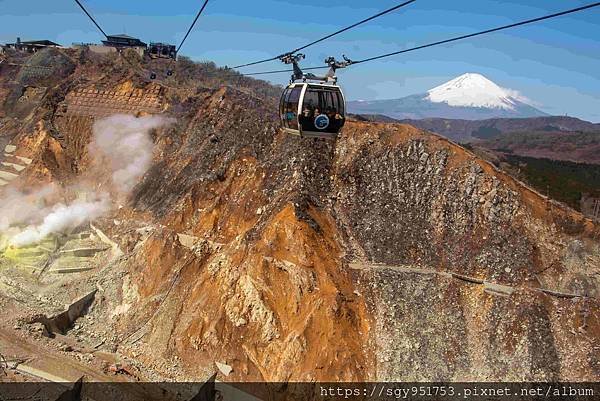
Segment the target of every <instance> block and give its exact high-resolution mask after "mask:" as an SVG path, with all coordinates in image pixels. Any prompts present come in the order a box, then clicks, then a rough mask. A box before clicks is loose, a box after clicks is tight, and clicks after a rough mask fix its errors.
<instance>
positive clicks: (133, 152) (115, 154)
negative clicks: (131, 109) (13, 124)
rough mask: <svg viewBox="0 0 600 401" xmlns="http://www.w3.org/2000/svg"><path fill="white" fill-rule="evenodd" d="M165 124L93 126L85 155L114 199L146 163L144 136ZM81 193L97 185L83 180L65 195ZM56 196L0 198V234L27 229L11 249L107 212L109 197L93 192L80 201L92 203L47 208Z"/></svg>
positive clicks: (122, 120)
mask: <svg viewBox="0 0 600 401" xmlns="http://www.w3.org/2000/svg"><path fill="white" fill-rule="evenodd" d="M170 122H171V120H170V119H166V118H164V117H157V116H145V117H141V118H136V117H134V116H129V115H114V116H111V117H107V118H105V119H102V120H99V121H97V122H96V123H95V124H94V127H93V138H92V141H91V143H90V145H89V147H88V150H89V154H90V155H91V157H92V159H93V160H94V162H95V163H96V164H97V165H99V166H102V168H103V170H104V169H105V168H108V170H109V174H110V176H111V179H112V184H113V188H114V189H116V190H117V191H118V193H119V194H120V195H127V194H128V193H129V192H130V191H131V189H132V188H133V187H134V186H135V185H136V184H137V182H138V181H139V179H140V178H141V177H142V176H143V175H144V173H145V172H146V170H147V169H148V167H150V164H151V163H152V153H153V148H154V144H153V142H152V139H151V138H150V135H149V132H150V130H151V129H154V128H158V127H160V126H163V125H165V124H167V123H170ZM97 178H98V177H97ZM97 181H98V182H100V181H103V180H97ZM98 182H97V183H96V184H98ZM90 184H92V185H91V186H90ZM86 187H87V188H91V187H97V185H95V184H94V183H93V182H92V183H90V182H89V179H88V182H86V183H81V184H78V183H75V184H74V185H73V186H72V187H71V190H72V192H78V193H80V194H82V191H81V190H80V189H79V190H78V188H86ZM57 192H58V191H56V189H55V187H44V188H42V189H40V190H37V191H33V192H31V193H29V194H23V193H21V192H17V191H11V192H6V193H5V196H3V197H2V199H0V205H1V206H0V231H6V230H7V228H8V227H9V226H10V225H13V224H18V223H21V224H23V223H25V224H30V225H29V226H28V227H27V228H26V229H25V230H24V231H22V232H21V233H19V234H17V235H15V236H13V237H12V238H11V239H10V240H9V243H10V244H11V245H13V246H17V247H22V246H27V245H30V244H34V243H38V242H40V241H42V240H43V239H44V238H45V237H46V236H48V235H50V234H55V233H60V232H67V231H69V230H71V229H73V228H76V227H78V226H80V225H81V224H83V223H86V222H88V221H90V220H93V219H96V218H99V217H101V216H102V215H104V214H106V213H107V212H109V211H110V210H111V208H112V204H113V202H112V201H111V199H110V195H109V194H108V193H105V192H97V191H83V195H84V197H85V199H93V200H92V201H82V200H76V201H73V202H71V203H68V204H64V203H58V204H55V205H54V206H48V204H49V200H48V199H49V197H50V196H53V195H56V194H57Z"/></svg>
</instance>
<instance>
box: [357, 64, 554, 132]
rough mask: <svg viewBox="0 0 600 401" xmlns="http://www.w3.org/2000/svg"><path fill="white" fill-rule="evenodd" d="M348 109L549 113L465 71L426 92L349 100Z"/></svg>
mask: <svg viewBox="0 0 600 401" xmlns="http://www.w3.org/2000/svg"><path fill="white" fill-rule="evenodd" d="M348 110H349V111H350V112H351V113H355V114H382V115H385V116H388V117H392V118H395V119H424V118H446V119H465V120H483V119H490V118H527V117H539V116H545V115H546V113H544V112H542V111H540V110H538V109H536V108H535V107H533V106H531V105H529V104H527V103H526V102H525V101H524V100H523V99H522V98H521V97H520V96H518V95H515V93H514V91H511V90H508V89H505V88H502V87H500V86H498V85H496V84H495V83H494V82H492V81H490V80H489V79H487V78H486V77H484V76H483V75H481V74H475V73H467V74H463V75H461V76H459V77H456V78H454V79H452V80H450V81H448V82H446V83H443V84H441V85H439V86H436V87H435V88H432V89H430V90H428V91H427V92H426V93H423V94H415V95H411V96H406V97H403V98H400V99H387V100H369V101H353V102H348Z"/></svg>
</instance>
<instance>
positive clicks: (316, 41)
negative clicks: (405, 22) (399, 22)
mask: <svg viewBox="0 0 600 401" xmlns="http://www.w3.org/2000/svg"><path fill="white" fill-rule="evenodd" d="M415 1H417V0H409V1H405V2H403V3H400V4H398V5H396V6H394V7H392V8H388V9H387V10H384V11H381V12H380V13H377V14H375V15H372V16H370V17H369V18H365V19H363V20H361V21H358V22H356V23H354V24H352V25H350V26H347V27H345V28H342V29H340V30H338V31H335V32H333V33H330V34H329V35H326V36H323V37H322V38H320V39H317V40H314V41H312V42H310V43H307V44H305V45H304V46H300V47H298V48H296V49H294V50H292V51H290V52H287V53H285V54H293V53H296V52H299V51H300V50H303V49H306V48H307V47H310V46H312V45H315V44H317V43H319V42H322V41H324V40H326V39H329V38H331V37H333V36H335V35H339V34H340V33H342V32H346V31H347V30H350V29H352V28H355V27H357V26H359V25H362V24H364V23H365V22H369V21H371V20H373V19H375V18H378V17H381V16H382V15H385V14H388V13H391V12H392V11H395V10H397V9H399V8H401V7H404V6H407V5H409V4H410V3H414V2H415ZM279 57H280V56H276V57H271V58H267V59H264V60H259V61H254V62H252V63H246V64H241V65H236V66H235V67H232V68H242V67H247V66H250V65H256V64H261V63H266V62H267V61H274V60H277V59H279ZM246 75H250V74H246Z"/></svg>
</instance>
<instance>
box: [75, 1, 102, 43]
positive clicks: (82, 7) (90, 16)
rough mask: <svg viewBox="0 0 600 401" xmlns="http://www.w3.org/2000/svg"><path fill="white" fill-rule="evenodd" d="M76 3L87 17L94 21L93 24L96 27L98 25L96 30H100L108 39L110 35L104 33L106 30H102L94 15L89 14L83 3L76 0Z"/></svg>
mask: <svg viewBox="0 0 600 401" xmlns="http://www.w3.org/2000/svg"><path fill="white" fill-rule="evenodd" d="M75 3H77V5H78V6H79V7H80V8H81V9H82V10H83V12H84V13H85V15H87V16H88V18H89V19H90V20H92V22H93V23H94V25H96V28H98V30H99V31H100V32H102V35H104V37H105V38H108V35H107V34H106V32H104V30H103V29H102V28H100V25H98V23H97V22H96V20H95V19H94V17H92V15H91V14H90V13H89V12H88V10H86V9H85V7H84V6H83V4H81V2H79V0H75Z"/></svg>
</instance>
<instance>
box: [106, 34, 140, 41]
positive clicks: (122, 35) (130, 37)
mask: <svg viewBox="0 0 600 401" xmlns="http://www.w3.org/2000/svg"><path fill="white" fill-rule="evenodd" d="M107 37H108V38H122V39H138V38H134V37H133V36H129V35H126V34H124V33H120V34H118V35H108V36H107ZM138 40H139V39H138Z"/></svg>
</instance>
